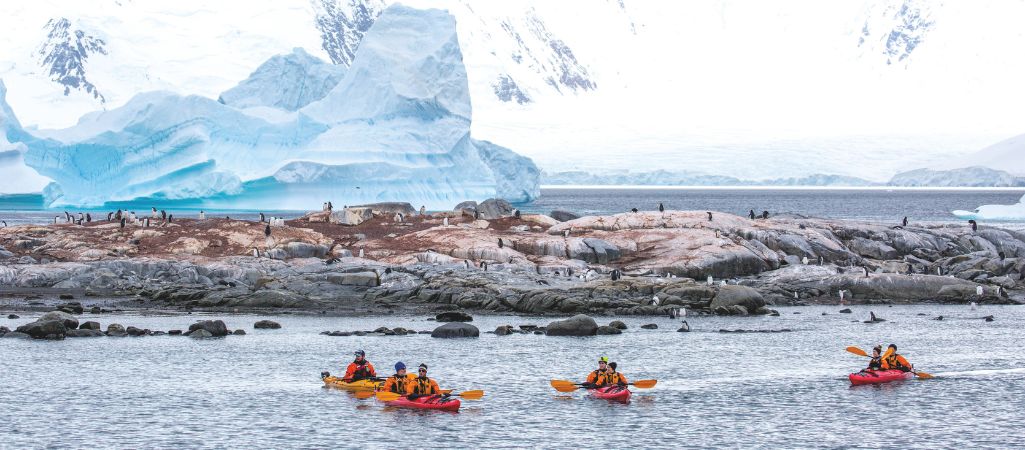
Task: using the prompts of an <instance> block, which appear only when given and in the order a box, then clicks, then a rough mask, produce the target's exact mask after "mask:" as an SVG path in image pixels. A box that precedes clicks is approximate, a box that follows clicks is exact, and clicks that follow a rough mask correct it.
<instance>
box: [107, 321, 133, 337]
mask: <svg viewBox="0 0 1025 450" xmlns="http://www.w3.org/2000/svg"><path fill="white" fill-rule="evenodd" d="M107 336H115V337H121V336H128V333H126V332H125V326H124V325H121V324H119V323H112V324H109V325H107Z"/></svg>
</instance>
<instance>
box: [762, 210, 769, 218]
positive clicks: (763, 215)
mask: <svg viewBox="0 0 1025 450" xmlns="http://www.w3.org/2000/svg"><path fill="white" fill-rule="evenodd" d="M768 218H769V212H768V211H762V219H768Z"/></svg>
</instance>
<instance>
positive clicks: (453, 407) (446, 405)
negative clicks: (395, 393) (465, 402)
mask: <svg viewBox="0 0 1025 450" xmlns="http://www.w3.org/2000/svg"><path fill="white" fill-rule="evenodd" d="M460 404H461V402H460V401H459V399H458V398H455V397H445V396H441V395H425V396H423V397H417V398H416V399H415V400H410V399H409V397H399V398H398V400H392V401H390V402H386V403H385V405H388V406H394V407H396V408H412V409H434V410H439V411H459V405H460Z"/></svg>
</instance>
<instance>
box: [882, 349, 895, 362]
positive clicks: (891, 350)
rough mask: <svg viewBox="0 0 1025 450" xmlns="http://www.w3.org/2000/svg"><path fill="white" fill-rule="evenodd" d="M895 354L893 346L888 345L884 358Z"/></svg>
mask: <svg viewBox="0 0 1025 450" xmlns="http://www.w3.org/2000/svg"><path fill="white" fill-rule="evenodd" d="M892 354H893V347H886V351H885V352H883V359H886V358H889V357H890V355H892Z"/></svg>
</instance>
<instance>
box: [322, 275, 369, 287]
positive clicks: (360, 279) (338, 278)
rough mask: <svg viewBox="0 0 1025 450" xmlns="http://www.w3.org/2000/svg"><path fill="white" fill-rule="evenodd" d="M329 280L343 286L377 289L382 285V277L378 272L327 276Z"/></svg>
mask: <svg viewBox="0 0 1025 450" xmlns="http://www.w3.org/2000/svg"><path fill="white" fill-rule="evenodd" d="M327 280H328V281H330V282H331V283H334V284H339V285H342V286H367V287H375V286H380V285H381V277H380V276H379V275H378V274H377V272H351V273H333V274H330V275H328V276H327Z"/></svg>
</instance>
